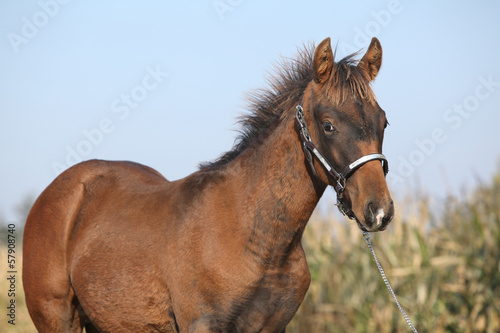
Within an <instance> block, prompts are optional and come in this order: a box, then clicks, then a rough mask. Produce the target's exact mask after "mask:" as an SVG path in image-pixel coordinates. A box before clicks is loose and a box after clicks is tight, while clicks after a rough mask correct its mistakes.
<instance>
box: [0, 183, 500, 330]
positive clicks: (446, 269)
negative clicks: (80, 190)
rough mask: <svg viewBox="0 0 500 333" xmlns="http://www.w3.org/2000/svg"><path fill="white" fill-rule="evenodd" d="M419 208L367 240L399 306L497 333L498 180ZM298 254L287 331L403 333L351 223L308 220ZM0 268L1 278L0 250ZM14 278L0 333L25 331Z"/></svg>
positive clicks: (402, 205) (422, 323)
mask: <svg viewBox="0 0 500 333" xmlns="http://www.w3.org/2000/svg"><path fill="white" fill-rule="evenodd" d="M429 201H430V199H429V198H428V197H425V196H421V197H420V198H417V199H411V200H399V203H398V204H397V207H398V212H399V213H398V214H397V216H396V217H395V219H394V221H393V222H392V224H391V226H390V227H389V229H388V230H387V231H385V232H383V233H379V234H376V235H373V236H372V241H373V244H374V247H375V251H376V252H377V255H378V257H379V260H380V261H381V263H382V266H383V267H384V269H385V271H386V273H387V275H388V277H389V279H390V281H391V284H392V286H393V287H394V289H395V291H396V294H397V295H398V299H399V301H400V302H401V304H402V305H403V307H404V308H405V309H406V310H407V313H408V314H409V316H410V318H411V319H412V321H413V323H414V324H415V326H416V327H417V329H418V330H419V331H420V332H436V333H439V332H466V333H468V332H488V333H494V332H500V173H499V174H498V175H497V177H496V178H495V179H493V180H492V182H491V184H489V185H487V186H485V185H483V186H480V187H479V188H478V189H476V190H475V191H474V192H473V193H471V194H470V195H468V196H465V198H464V199H461V200H458V199H454V198H450V199H448V200H446V201H445V202H444V203H442V204H436V203H432V204H431V203H430V202H429ZM431 206H433V207H439V208H440V211H441V212H440V213H433V212H432V211H431V209H430V207H431ZM1 236H2V238H6V237H4V236H5V235H1ZM304 248H305V249H306V253H307V256H308V261H309V266H310V270H311V275H312V283H311V287H310V289H309V292H308V294H307V296H306V298H305V300H304V302H303V304H302V306H301V308H300V309H299V312H298V313H297V315H296V316H295V318H294V319H293V321H292V323H291V324H290V325H289V328H288V329H287V332H289V333H290V332H291V333H296V332H313V333H315V332H318V333H322V332H381V333H384V332H391V333H392V332H409V331H410V330H409V328H408V327H407V326H406V323H405V322H404V320H403V319H402V317H401V315H400V313H399V312H398V310H397V308H396V306H395V304H394V302H393V301H392V299H391V297H390V295H389V292H388V291H387V289H386V287H385V285H384V283H383V281H382V279H381V278H380V275H379V273H378V271H377V268H376V266H375V264H374V262H373V258H372V257H371V255H370V252H369V250H368V248H367V247H366V243H365V242H364V240H363V238H362V235H361V232H360V231H359V230H358V228H357V227H356V226H355V224H354V223H349V222H346V220H345V219H344V218H342V219H338V220H336V219H334V218H321V217H318V216H315V217H314V218H313V220H312V221H311V222H310V225H309V226H308V227H307V229H306V232H305V235H304ZM18 249H19V245H18ZM16 255H17V258H18V260H20V259H21V253H20V252H17V253H16ZM0 266H1V267H4V268H3V271H4V272H6V271H7V268H6V266H7V255H6V248H5V246H2V248H1V251H0ZM20 267H21V266H20V261H18V268H20ZM18 272H19V273H18V274H17V276H18V280H17V295H16V302H17V318H16V326H15V327H13V326H11V325H8V324H7V319H8V318H6V316H5V314H6V313H7V312H6V307H7V302H8V299H7V293H6V290H7V289H8V281H7V280H6V279H5V278H2V279H1V280H0V292H1V294H0V309H3V310H1V312H0V314H1V317H0V318H2V319H1V320H0V332H11V333H15V332H34V331H35V329H34V327H33V325H32V324H31V320H30V319H29V316H28V313H27V310H26V307H25V304H24V295H23V291H22V285H21V283H20V281H21V274H20V269H18Z"/></svg>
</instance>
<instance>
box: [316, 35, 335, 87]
mask: <svg viewBox="0 0 500 333" xmlns="http://www.w3.org/2000/svg"><path fill="white" fill-rule="evenodd" d="M332 68H333V52H332V46H331V45H330V37H328V38H325V39H324V40H323V41H322V42H321V43H319V45H318V47H317V48H316V50H315V51H314V60H313V73H314V80H315V81H316V82H317V83H324V82H326V80H327V79H328V78H329V77H330V74H331V73H332Z"/></svg>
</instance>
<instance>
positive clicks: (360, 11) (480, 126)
mask: <svg viewBox="0 0 500 333" xmlns="http://www.w3.org/2000/svg"><path fill="white" fill-rule="evenodd" d="M498 17H500V3H499V2H493V1H474V2H473V1H439V2H438V1H409V0H390V1H349V2H347V1H310V2H307V4H306V2H304V1H286V2H285V1H274V2H269V1H267V2H266V1H248V0H220V1H211V0H208V1H189V2H188V1H183V2H181V1H175V2H174V1H105V2H103V1H78V0H73V1H68V0H65V1H62V0H59V1H58V0H40V1H16V0H3V1H1V2H0V37H1V38H0V73H1V76H0V94H1V96H0V112H1V113H0V114H1V118H0V119H1V120H0V144H1V151H2V163H1V164H0V185H1V187H0V189H1V190H0V216H1V217H3V218H4V219H8V220H15V219H16V218H17V216H16V214H15V210H14V207H15V206H16V205H17V204H18V203H19V202H21V201H22V199H23V198H24V197H25V196H26V195H30V194H31V195H33V196H38V195H39V194H40V192H41V191H42V190H43V189H44V188H45V187H46V186H47V185H48V184H49V183H50V182H51V181H52V180H53V179H54V178H55V177H56V176H57V174H58V172H59V171H60V170H62V169H64V168H66V167H68V166H70V165H72V164H74V163H75V162H77V161H79V160H86V159H91V158H101V159H111V160H132V161H136V162H140V163H143V164H146V165H149V166H151V167H153V168H155V169H157V170H158V171H160V172H161V173H162V174H164V175H165V176H166V177H167V178H169V179H178V178H182V177H184V176H186V175H188V174H190V173H192V172H193V171H195V170H196V168H197V165H198V163H200V162H202V161H207V160H211V159H214V158H216V157H217V156H219V155H220V154H221V153H222V152H224V151H226V150H228V149H230V148H231V146H232V144H233V141H234V138H235V136H236V134H237V133H236V132H235V130H236V129H238V126H237V125H236V124H235V122H236V120H237V119H236V118H237V117H238V116H239V115H241V114H242V113H243V112H245V100H244V96H245V94H246V93H248V92H249V91H251V90H252V89H257V88H265V87H266V77H268V76H269V72H272V69H273V64H274V63H276V61H278V60H279V59H280V57H281V56H284V57H293V56H294V55H295V54H296V50H297V47H299V48H300V47H301V46H302V45H303V44H304V43H309V42H315V43H319V42H320V41H321V40H323V39H324V38H325V37H331V38H332V41H333V43H334V44H336V45H338V51H337V55H338V56H339V57H341V56H345V55H347V54H348V53H350V52H352V51H355V50H358V49H363V48H364V49H366V47H367V46H368V44H369V40H370V39H371V37H373V36H376V37H378V38H379V40H380V41H381V44H382V47H383V50H384V60H383V65H382V69H381V71H380V74H379V76H378V77H377V80H376V81H375V83H374V85H373V87H374V90H375V93H376V95H377V98H378V100H379V104H380V105H381V106H382V108H383V109H384V110H385V111H386V112H387V114H388V118H389V122H390V124H391V126H390V127H389V128H388V130H387V132H386V139H385V142H384V153H385V154H386V156H387V157H388V159H389V166H390V169H391V171H390V174H389V178H388V179H389V184H390V186H391V188H392V190H393V192H395V193H397V194H398V195H404V194H406V193H411V192H412V191H414V190H415V189H417V188H420V189H423V190H425V191H427V192H429V193H431V194H433V195H434V196H435V197H436V198H443V197H444V196H446V195H448V194H459V193H460V189H461V188H463V187H467V186H469V187H470V186H471V185H473V184H476V183H477V182H478V181H479V180H484V181H487V180H488V179H489V178H490V177H491V175H492V174H493V172H494V171H495V170H497V166H498V161H499V157H500V145H499V143H500V131H499V130H498V125H499V124H500V115H499V111H500V110H499V106H500V63H499V59H500V37H499V33H500V20H498ZM332 197H333V195H331V194H330V195H329V198H327V200H325V201H324V203H323V204H330V203H331V198H332ZM329 200H330V201H329Z"/></svg>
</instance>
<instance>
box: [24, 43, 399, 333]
mask: <svg viewBox="0 0 500 333" xmlns="http://www.w3.org/2000/svg"><path fill="white" fill-rule="evenodd" d="M381 62H382V49H381V46H380V43H379V41H378V40H377V39H375V38H374V39H373V40H372V42H371V44H370V46H369V48H368V50H367V52H366V54H365V55H364V56H363V58H362V59H361V60H360V61H355V60H354V59H353V56H352V55H351V56H348V57H346V58H344V59H342V60H340V61H339V62H337V63H335V62H334V55H333V52H332V48H331V46H330V39H329V38H327V39H325V40H324V41H323V42H321V43H320V44H319V45H318V46H317V47H316V48H315V49H314V48H305V50H303V51H301V52H300V53H299V56H298V58H297V60H293V61H289V62H288V63H285V64H283V65H282V67H283V68H282V69H281V71H280V74H279V75H277V77H275V78H274V79H273V80H272V81H271V88H270V89H269V90H267V91H264V92H261V93H258V94H254V95H252V96H251V97H250V100H251V107H252V109H253V112H252V113H251V114H250V115H249V116H248V117H246V118H245V119H243V121H242V123H243V131H242V134H241V136H240V137H239V139H238V141H237V142H236V145H235V147H234V148H233V150H232V151H230V152H228V153H226V154H224V155H223V156H222V157H221V158H220V159H219V160H217V161H216V162H213V163H209V164H205V165H202V166H201V168H200V170H199V171H197V172H195V173H193V174H191V175H189V176H187V177H186V178H184V179H180V180H177V181H173V182H169V181H167V180H166V179H165V178H164V177H163V176H162V175H161V174H160V173H158V172H157V171H155V170H153V169H151V168H149V167H147V166H143V165H140V164H136V163H132V162H109V161H98V160H92V161H87V162H83V163H80V164H78V165H75V166H73V167H72V168H70V169H68V170H67V171H65V172H63V173H62V174H61V175H60V176H59V177H57V178H56V179H55V180H54V182H53V183H52V184H51V185H50V186H49V187H48V188H47V189H46V190H45V191H44V192H43V193H42V194H41V195H40V197H39V198H38V200H37V201H36V202H35V204H34V206H33V208H32V210H31V212H30V215H29V217H28V220H27V222H26V228H25V234H24V267H23V276H24V288H25V291H26V303H27V305H28V309H29V313H30V315H31V317H32V319H33V321H34V323H35V325H36V328H37V329H38V330H39V331H40V332H50V333H53V332H81V331H82V329H83V328H84V327H85V329H86V331H87V332H284V331H285V327H286V325H287V324H288V322H289V321H290V320H291V319H292V317H293V316H294V314H295V312H296V311H297V308H298V307H299V305H300V303H301V302H302V300H303V298H304V296H305V294H306V291H307V288H308V286H309V282H310V275H309V269H308V266H307V262H306V258H305V255H304V251H303V249H302V245H301V238H302V233H303V231H304V228H305V226H306V224H307V221H308V220H309V217H310V216H311V213H312V212H313V210H314V208H315V207H316V204H317V203H318V201H319V199H320V198H321V196H322V194H323V192H324V191H325V189H326V187H327V186H328V185H333V186H334V188H335V190H336V191H337V194H338V198H339V204H340V206H341V207H342V210H343V211H344V212H345V213H346V214H347V215H348V216H349V217H351V218H354V219H356V221H357V223H358V225H359V227H360V228H361V229H363V230H365V231H379V230H384V229H385V228H386V227H387V225H388V223H389V222H390V221H391V219H392V217H393V214H394V207H393V203H392V200H391V197H390V194H389V191H388V189H387V184H386V181H385V173H386V172H387V161H385V158H384V157H383V155H382V154H381V151H382V140H383V136H384V128H385V126H386V125H387V119H386V116H385V112H384V111H383V110H382V109H381V108H380V107H379V105H378V104H377V102H376V99H375V96H374V94H373V91H372V90H371V88H370V82H371V81H373V80H374V79H375V77H376V75H377V73H378V71H379V69H380V66H381ZM337 170H340V171H337Z"/></svg>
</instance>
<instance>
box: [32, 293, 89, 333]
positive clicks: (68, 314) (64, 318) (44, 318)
mask: <svg viewBox="0 0 500 333" xmlns="http://www.w3.org/2000/svg"><path fill="white" fill-rule="evenodd" d="M26 303H27V305H28V309H29V312H30V315H31V318H32V319H33V322H34V323H35V326H36V329H37V330H38V332H40V333H45V332H51V333H55V332H71V333H77V332H78V333H79V332H82V325H83V322H84V321H85V319H86V318H84V317H85V315H84V314H83V313H80V312H79V311H78V310H77V306H75V304H74V301H72V297H68V296H66V297H59V295H55V294H53V295H52V296H48V294H47V293H45V296H42V297H40V298H38V299H32V298H27V299H26ZM82 315H83V316H82Z"/></svg>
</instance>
